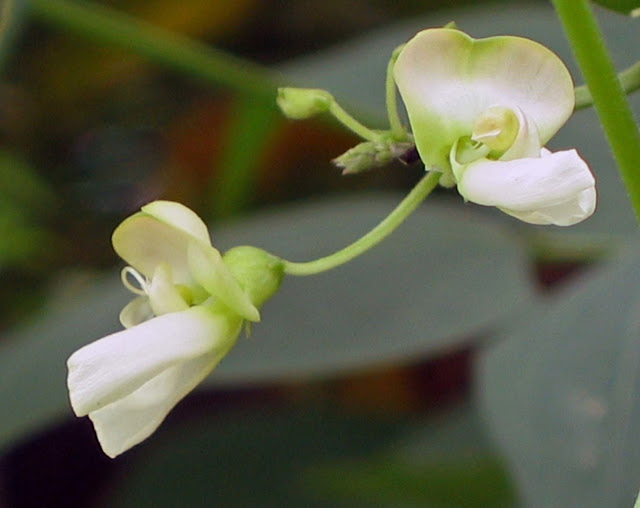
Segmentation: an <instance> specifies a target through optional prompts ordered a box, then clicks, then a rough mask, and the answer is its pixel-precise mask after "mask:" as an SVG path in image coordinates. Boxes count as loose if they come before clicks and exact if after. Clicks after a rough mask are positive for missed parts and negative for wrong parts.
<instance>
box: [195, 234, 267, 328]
mask: <svg viewBox="0 0 640 508" xmlns="http://www.w3.org/2000/svg"><path fill="white" fill-rule="evenodd" d="M188 257H189V268H190V270H191V273H192V274H193V277H194V279H195V280H196V282H197V283H198V284H200V285H201V286H202V287H203V288H205V289H206V290H207V291H208V292H209V293H210V294H211V295H213V296H215V297H216V298H219V299H220V300H221V301H222V302H223V303H224V304H225V305H226V306H227V307H229V308H230V309H231V310H233V311H234V312H236V313H237V314H238V315H240V316H242V317H243V318H245V319H248V320H249V321H260V313H259V312H258V309H256V307H255V306H254V305H253V303H251V299H250V298H249V296H248V295H247V294H246V293H245V292H244V291H243V290H242V288H241V287H240V285H239V284H238V282H237V281H236V280H235V278H234V277H233V274H232V273H231V271H230V270H229V268H227V265H225V264H224V261H223V260H222V257H221V256H220V253H219V252H218V251H217V250H216V249H214V248H213V247H211V245H205V244H203V243H202V242H195V241H194V242H191V243H190V244H189V249H188Z"/></svg>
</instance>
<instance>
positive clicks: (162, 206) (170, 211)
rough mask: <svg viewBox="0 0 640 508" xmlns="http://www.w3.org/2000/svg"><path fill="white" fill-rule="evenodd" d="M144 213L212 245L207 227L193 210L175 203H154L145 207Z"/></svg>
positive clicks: (143, 208)
mask: <svg viewBox="0 0 640 508" xmlns="http://www.w3.org/2000/svg"><path fill="white" fill-rule="evenodd" d="M142 211H143V212H144V213H146V214H148V215H151V217H153V218H155V219H157V220H159V221H160V222H164V223H165V224H167V225H169V226H172V227H174V228H177V229H181V230H182V231H184V232H185V233H188V234H189V235H191V236H193V237H194V238H197V239H198V240H200V241H202V242H204V243H211V238H210V237H209V230H208V229H207V225H206V224H205V223H204V222H203V221H202V219H201V218H200V217H198V215H197V214H196V213H195V212H194V211H193V210H191V209H189V208H187V207H186V206H184V205H183V204H180V203H176V202H174V201H153V202H151V203H149V204H147V205H145V206H143V207H142Z"/></svg>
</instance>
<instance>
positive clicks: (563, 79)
mask: <svg viewBox="0 0 640 508" xmlns="http://www.w3.org/2000/svg"><path fill="white" fill-rule="evenodd" d="M394 76H395V80H396V83H397V85H398V89H399V91H400V94H401V96H402V99H403V100H404V103H405V106H406V108H407V113H408V115H409V120H410V122H411V127H412V129H413V134H414V137H415V141H416V146H417V148H418V152H419V153H420V157H421V158H422V160H423V161H424V163H425V165H426V166H427V169H432V168H436V169H441V170H446V169H448V168H449V161H448V155H449V150H450V148H451V146H452V145H453V144H454V143H455V141H456V140H457V139H458V138H460V137H462V136H469V135H470V134H471V132H472V130H473V124H474V121H475V119H476V117H477V116H478V115H480V114H481V113H482V112H483V111H485V110H487V109H489V108H490V107H493V106H503V107H507V108H511V109H515V108H516V107H519V108H521V110H522V112H523V113H524V115H525V117H526V118H527V119H528V120H529V121H530V122H532V123H533V125H535V127H536V128H537V130H538V134H539V136H540V142H541V144H544V143H546V141H548V140H549V139H550V138H551V136H553V135H554V134H555V133H556V132H557V131H558V129H559V128H560V127H561V126H562V125H563V124H564V122H565V121H566V120H567V118H569V116H570V115H571V113H572V111H573V105H574V92H573V82H572V80H571V76H570V74H569V72H568V71H567V69H566V67H565V66H564V64H563V63H562V61H561V60H560V59H559V58H558V57H557V56H556V55H555V54H554V53H552V52H551V51H550V50H548V49H547V48H545V47H544V46H542V45H540V44H538V43H536V42H533V41H531V40H528V39H523V38H520V37H511V36H500V37H490V38H487V39H478V40H474V39H472V38H471V37H469V36H468V35H466V34H465V33H463V32H461V31H459V30H454V29H447V28H441V29H430V30H424V31H422V32H420V33H418V34H417V35H416V36H415V37H414V38H413V39H411V40H410V41H409V42H408V43H407V44H406V46H405V47H404V49H403V50H402V51H401V52H400V55H399V57H398V59H397V61H396V63H395V66H394Z"/></svg>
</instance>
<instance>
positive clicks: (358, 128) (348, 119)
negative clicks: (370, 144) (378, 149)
mask: <svg viewBox="0 0 640 508" xmlns="http://www.w3.org/2000/svg"><path fill="white" fill-rule="evenodd" d="M329 113H331V114H332V115H333V116H334V118H335V119H336V120H338V121H339V122H340V123H341V124H342V125H344V126H345V127H346V128H347V129H349V130H350V131H352V132H354V133H355V134H357V135H358V136H360V137H361V138H362V139H366V140H367V141H377V140H378V139H379V138H380V133H378V132H376V131H374V130H372V129H369V127H365V126H364V125H362V124H361V123H360V122H358V120H356V119H355V118H353V117H352V116H351V115H350V114H349V113H347V112H346V111H345V110H344V109H342V107H341V106H340V104H338V103H337V102H336V101H335V99H334V100H332V101H331V105H330V106H329Z"/></svg>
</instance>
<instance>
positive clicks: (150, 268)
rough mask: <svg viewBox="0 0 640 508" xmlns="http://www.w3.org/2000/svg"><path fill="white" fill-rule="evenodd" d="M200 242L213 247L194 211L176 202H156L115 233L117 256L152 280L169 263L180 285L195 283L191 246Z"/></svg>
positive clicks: (207, 232) (174, 278)
mask: <svg viewBox="0 0 640 508" xmlns="http://www.w3.org/2000/svg"><path fill="white" fill-rule="evenodd" d="M193 239H196V240H198V241H201V242H203V243H205V244H207V245H210V244H211V241H210V238H209V231H208V230H207V226H206V225H205V223H204V222H202V219H200V217H198V216H197V215H196V214H195V213H194V212H193V211H192V210H190V209H189V208H187V207H186V206H184V205H181V204H180V203H174V202H172V201H154V202H152V203H149V204H148V205H146V206H143V207H142V211H141V212H138V213H136V214H133V215H132V216H131V217H128V218H127V219H125V220H124V221H123V222H122V223H121V224H120V225H119V226H118V227H117V228H116V229H115V231H114V232H113V235H112V237H111V241H112V243H113V248H114V250H115V251H116V253H117V254H118V255H119V256H120V257H121V258H122V259H124V260H125V261H126V262H127V263H128V264H129V265H131V266H132V267H133V268H135V269H136V270H138V271H139V272H140V273H142V274H143V275H145V276H146V277H147V278H151V277H152V275H153V273H154V271H155V269H156V267H157V266H158V265H159V264H160V263H167V264H168V265H169V266H170V267H171V270H172V274H173V280H174V282H175V283H177V284H186V285H190V284H191V283H192V282H193V280H192V278H191V275H190V274H189V270H188V266H187V245H188V243H189V241H191V240H193Z"/></svg>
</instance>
